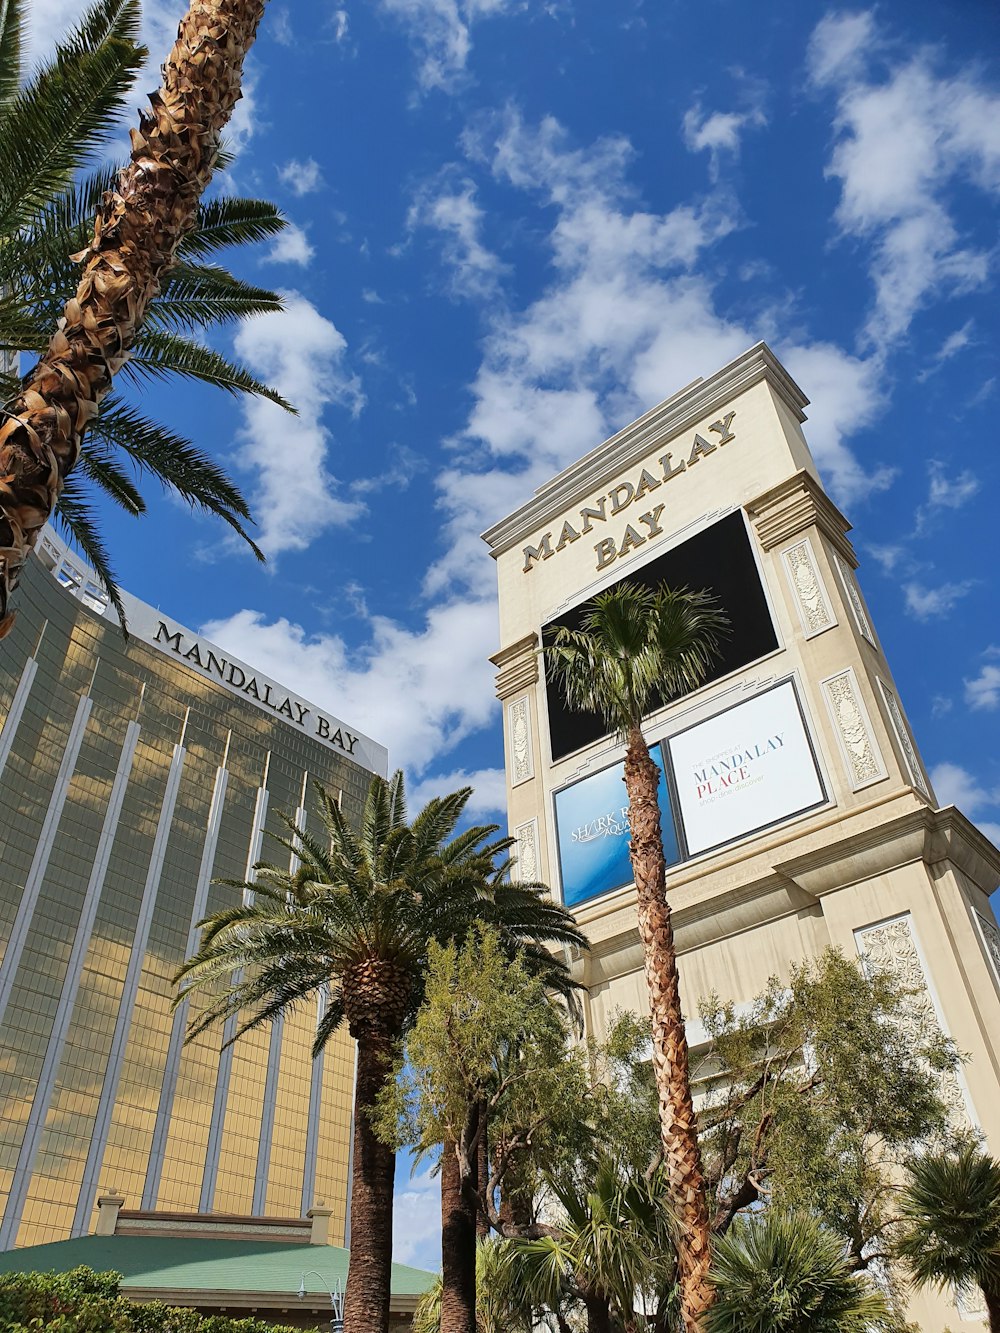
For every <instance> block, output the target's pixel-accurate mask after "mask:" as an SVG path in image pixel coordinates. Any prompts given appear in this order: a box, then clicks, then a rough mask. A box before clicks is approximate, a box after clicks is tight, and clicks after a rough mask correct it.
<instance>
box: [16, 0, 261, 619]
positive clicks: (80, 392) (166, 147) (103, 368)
mask: <svg viewBox="0 0 1000 1333" xmlns="http://www.w3.org/2000/svg"><path fill="white" fill-rule="evenodd" d="M263 9H264V0H213V3H211V4H206V3H204V2H203V0H194V3H193V4H192V7H191V9H190V10H189V12H188V13H187V14H186V15H185V17H184V18H183V19H182V20H181V24H180V27H179V29H178V37H177V41H176V42H175V44H174V46H173V49H172V50H171V52H170V54H169V56H168V57H167V60H166V62H165V63H164V65H163V67H162V73H163V82H162V85H161V87H160V89H159V91H158V92H157V93H155V94H154V95H153V96H152V97H151V99H150V106H151V109H150V111H149V112H147V113H145V114H143V115H142V117H141V121H140V129H139V130H138V131H135V132H133V135H132V152H131V161H130V163H129V164H128V165H127V166H126V167H125V168H123V170H122V171H121V172H120V173H118V174H117V176H114V175H112V174H108V175H106V176H105V177H104V184H105V185H106V187H107V188H106V189H104V190H100V189H99V178H97V179H92V180H91V181H90V182H89V183H88V182H86V181H85V182H83V183H81V184H79V185H77V184H76V183H75V182H76V180H77V174H78V172H79V171H80V170H81V169H82V168H84V167H86V166H87V165H88V164H92V163H93V160H94V157H95V155H96V153H97V151H98V150H99V149H100V148H101V146H102V144H103V142H104V138H105V136H106V133H107V130H108V128H109V127H110V125H111V124H112V123H113V121H114V118H115V116H116V114H117V113H118V111H119V110H120V109H121V107H122V105H123V100H124V97H125V94H126V93H127V91H128V89H129V87H130V85H131V83H132V80H133V78H134V76H135V73H136V71H137V70H138V68H139V66H140V65H141V63H142V60H143V58H144V55H145V52H144V51H143V49H142V47H141V46H139V44H138V40H137V34H138V21H139V3H138V0H96V3H95V4H93V5H92V7H91V8H90V9H89V10H88V11H87V13H86V14H85V15H84V17H83V18H82V19H81V21H80V23H79V25H78V26H77V28H76V29H74V31H73V32H72V33H71V34H70V35H69V36H68V37H67V38H66V39H65V40H64V41H63V42H62V43H61V44H60V46H59V48H58V50H57V51H56V53H55V55H54V56H53V58H52V60H51V61H50V62H49V63H48V64H47V65H46V66H44V67H43V68H42V69H41V70H40V71H38V72H37V73H36V74H33V75H32V76H31V77H30V78H29V79H28V80H27V82H26V83H24V85H23V86H22V83H21V74H22V31H21V29H22V23H23V18H24V14H23V7H22V3H21V0H3V3H2V4H0V330H2V331H0V345H2V346H3V347H5V348H6V349H7V351H8V352H21V351H29V352H30V351H39V350H40V351H41V356H40V359H39V360H38V362H37V364H36V365H35V366H34V367H33V369H31V370H29V372H28V374H27V375H26V376H25V377H24V379H23V380H22V381H20V382H19V383H16V384H14V385H12V384H11V381H10V375H9V367H8V368H7V369H8V378H7V385H6V389H7V391H8V392H9V396H8V397H7V402H6V407H5V408H4V416H3V419H2V420H0V478H3V482H2V485H0V638H2V637H3V636H4V635H5V634H6V633H7V632H8V631H9V629H10V626H11V624H12V618H13V612H12V611H11V608H10V595H11V593H12V591H13V589H14V588H15V587H16V585H17V581H18V578H19V577H20V571H21V569H22V568H23V566H24V562H25V560H26V559H27V556H28V552H29V551H30V549H31V548H32V547H33V546H34V544H35V542H36V540H37V537H38V533H39V532H40V531H41V528H42V526H43V525H44V523H45V522H46V520H47V519H48V518H49V517H51V515H52V514H53V513H54V511H55V509H56V505H57V504H58V503H59V501H60V497H63V496H65V500H64V506H63V513H62V517H63V521H64V522H65V523H67V525H68V526H69V527H70V529H71V531H72V532H73V534H74V536H75V538H76V539H77V541H78V542H80V543H81V545H82V546H83V548H84V550H85V553H86V554H87V556H88V558H89V559H90V560H91V561H92V563H93V564H94V566H95V568H97V569H98V571H99V572H100V573H101V574H102V576H103V577H104V578H105V580H106V581H108V582H109V590H110V589H113V577H112V571H111V569H110V565H109V563H108V559H107V553H106V552H105V551H104V548H103V545H102V543H101V542H100V538H99V535H98V533H97V530H96V527H95V525H94V521H93V516H92V513H91V511H90V509H89V507H88V504H87V501H86V492H85V489H84V488H82V487H81V486H80V484H79V481H73V480H72V478H73V475H74V473H75V474H76V476H77V478H78V479H83V480H84V481H86V482H88V483H91V484H96V485H97V486H98V487H100V488H102V489H103V490H105V491H106V492H107V493H109V494H112V495H113V496H114V497H115V498H116V499H117V500H118V501H119V503H121V504H123V505H124V506H125V507H126V508H127V509H129V510H131V512H134V513H135V512H141V509H142V500H141V496H140V495H139V492H138V490H137V489H136V486H135V482H134V480H133V476H132V475H131V473H130V469H129V460H131V462H133V463H135V462H137V461H138V466H139V470H140V472H141V471H143V470H145V471H147V472H149V473H152V474H153V475H155V476H157V477H159V478H160V479H161V480H163V481H165V482H166V483H167V484H168V485H170V486H172V487H174V488H175V489H176V490H177V491H178V493H179V494H181V495H183V496H184V498H185V499H187V500H188V501H189V502H190V503H192V504H197V505H201V506H202V507H204V508H207V509H209V510H211V511H212V512H213V513H218V514H220V515H221V516H222V517H223V518H224V519H226V520H227V521H228V522H229V523H230V524H231V525H232V526H233V527H234V528H235V529H236V530H237V531H239V532H240V533H241V535H243V536H246V533H245V530H244V528H243V522H244V520H245V519H246V518H247V517H248V514H247V511H246V504H245V502H244V501H243V500H242V497H241V496H240V495H239V492H238V491H237V490H236V488H235V487H234V486H233V484H232V483H231V482H230V481H229V480H228V478H226V477H225V474H224V473H222V472H221V471H219V469H218V468H216V467H215V466H214V465H213V464H211V463H210V461H209V460H208V458H207V457H206V456H205V455H204V454H201V453H200V452H199V451H198V450H196V449H194V448H193V447H192V446H190V445H189V444H187V442H185V441H180V440H178V437H176V436H173V435H171V434H169V433H164V432H162V431H160V430H159V428H156V427H153V424H152V423H148V422H146V423H144V424H145V434H146V435H147V437H148V436H149V435H150V431H151V432H152V437H153V442H156V441H158V443H159V445H160V446H161V450H160V452H159V453H158V452H157V451H156V450H155V449H150V448H148V447H147V446H148V445H149V443H150V440H149V438H147V441H146V445H143V442H142V437H143V433H144V431H143V428H142V423H143V418H141V417H138V416H137V415H136V414H135V413H134V412H132V411H130V410H126V409H123V408H121V407H120V406H118V407H116V405H114V404H108V402H107V400H108V396H109V394H110V393H111V388H112V381H113V379H114V378H115V376H116V375H118V374H119V373H120V372H122V371H123V370H124V369H125V367H126V366H130V370H131V371H132V373H135V370H136V367H137V365H138V362H137V363H136V367H131V359H132V357H133V354H135V353H139V352H141V354H142V363H143V365H144V366H145V372H138V373H152V374H162V373H166V372H167V371H168V370H170V369H171V368H172V369H174V370H176V371H178V372H180V373H182V374H187V375H192V376H194V377H195V378H200V379H206V380H208V381H209V382H213V383H219V384H222V385H223V386H224V387H227V388H230V389H232V390H243V391H247V392H257V393H259V392H265V393H267V394H269V395H271V396H275V395H273V392H272V391H271V390H267V389H266V388H265V386H263V385H261V384H259V383H258V382H257V381H256V380H255V379H254V378H253V376H251V375H249V374H248V372H246V371H245V370H243V369H242V368H240V367H236V366H233V365H232V364H231V363H229V362H227V361H226V360H225V358H222V357H219V356H217V355H216V354H215V353H214V352H211V351H210V350H208V349H206V348H204V347H203V346H202V345H201V343H200V342H199V340H198V339H197V338H192V337H190V336H188V334H189V333H190V331H191V330H192V329H194V330H197V329H199V328H201V327H204V326H206V325H211V324H212V323H213V322H215V320H217V319H218V318H220V317H223V318H228V317H230V316H229V315H228V314H227V315H220V313H219V312H222V311H227V310H228V311H232V310H233V307H234V305H235V306H236V307H242V310H243V312H245V313H252V311H253V310H254V309H266V308H273V297H272V295H271V294H270V293H261V292H259V291H257V289H254V288H250V287H246V286H244V285H242V284H238V283H237V282H236V281H235V279H232V278H230V277H229V275H228V274H226V273H225V272H224V271H222V270H219V269H213V268H212V267H211V266H208V265H203V264H202V263H201V260H202V259H203V258H205V257H206V256H207V255H209V254H211V253H212V251H213V249H215V248H217V245H218V242H219V238H220V236H221V234H222V233H223V232H225V231H226V230H227V229H228V231H229V234H230V236H236V235H238V234H240V233H242V235H243V236H244V237H245V238H246V237H249V236H251V235H253V234H254V233H256V234H259V235H266V234H271V233H273V231H274V230H276V228H277V227H278V226H280V220H279V219H277V217H276V215H275V214H274V210H273V209H270V208H269V206H267V205H245V204H244V205H242V206H241V205H240V203H239V202H237V203H236V205H234V206H231V205H229V204H226V203H220V204H218V205H216V206H214V212H211V209H210V214H202V222H203V224H204V231H203V237H202V241H201V246H200V249H199V246H198V244H197V243H195V245H194V247H193V248H191V249H189V250H188V252H187V255H186V256H182V255H181V246H182V244H183V243H184V242H185V240H186V239H187V238H188V237H189V235H190V233H191V232H192V231H193V230H194V228H195V227H196V226H197V224H198V205H199V200H200V198H201V195H202V194H203V192H204V190H205V189H206V187H207V186H208V184H209V182H210V180H211V178H212V174H213V172H214V170H215V169H216V167H217V166H218V165H219V162H220V134H221V132H222V130H223V128H224V127H225V125H226V123H227V122H228V120H229V117H230V115H231V113H232V110H233V107H234V106H235V104H236V102H237V100H238V98H239V96H240V78H241V73H242V65H243V60H244V58H245V56H246V53H247V51H248V49H249V47H250V45H251V44H252V42H253V39H254V37H255V35H256V31H257V25H258V23H259V21H260V18H261V15H262V13H263ZM95 198H97V199H98V204H97V208H96V221H95V222H94V223H93V225H91V226H89V227H86V228H85V236H84V243H83V244H82V246H79V247H77V249H78V253H77V254H76V259H77V260H78V261H79V263H80V267H79V268H78V269H77V270H76V271H75V272H74V271H72V270H71V271H70V273H69V275H68V277H67V273H66V256H67V255H69V254H72V251H70V250H68V249H61V245H62V243H63V242H64V241H67V240H69V239H70V238H71V237H72V236H73V235H75V234H79V232H80V230H81V222H80V209H81V208H82V207H85V206H87V205H88V204H89V203H92V202H93V201H94V199H95ZM212 219H214V222H215V224H216V230H215V231H214V232H213V226H212ZM178 261H180V262H181V272H180V273H178V272H177V271H176V267H175V266H177V264H178ZM185 266H186V272H185V271H184V269H185ZM171 270H175V271H174V276H173V281H174V284H175V285H174V286H173V288H172V291H168V290H167V288H166V287H165V284H166V283H167V279H168V275H169V274H170V273H171ZM161 295H162V297H163V298H164V300H165V301H166V304H165V305H164V306H163V307H161V310H160V314H159V315H157V316H155V317H154V318H153V320H152V322H151V323H148V324H146V327H145V330H144V331H143V326H144V323H145V321H146V319H147V315H148V314H149V310H150V306H151V303H153V302H154V301H155V300H156V299H157V298H158V297H160V296H161ZM220 302H221V303H220ZM55 311H58V319H53V318H51V316H52V314H53V312H55ZM213 311H214V313H213ZM46 317H48V318H49V322H48V324H47V325H44V327H43V326H41V325H40V321H42V320H43V319H45V318H46ZM102 406H105V407H108V408H109V412H108V413H107V414H106V416H105V434H104V436H103V437H102V440H101V441H100V442H98V443H95V447H94V448H93V449H91V450H90V452H89V454H88V456H87V462H86V464H85V465H83V466H81V458H82V457H83V455H84V450H85V447H86V445H87V441H88V440H89V439H90V438H91V437H92V436H93V434H94V424H95V420H96V419H97V418H98V414H99V412H100V409H101V408H102ZM109 418H110V420H109ZM125 439H130V440H132V441H133V444H134V446H135V452H131V451H130V450H129V448H128V447H127V446H126V445H125V443H124V440H125ZM178 444H179V445H181V446H185V447H182V448H181V449H180V455H181V457H180V458H179V459H178V460H177V461H176V462H175V461H174V460H173V457H172V455H173V454H174V453H176V452H177V451H176V449H175V448H174V446H176V445H178ZM164 445H167V446H168V448H167V450H166V452H164V451H163V450H162V446H164ZM137 455H139V456H140V457H139V458H138V460H137ZM123 459H124V462H123ZM67 485H69V494H68V495H66V488H67ZM118 609H119V614H120V613H121V608H120V604H119V607H118Z"/></svg>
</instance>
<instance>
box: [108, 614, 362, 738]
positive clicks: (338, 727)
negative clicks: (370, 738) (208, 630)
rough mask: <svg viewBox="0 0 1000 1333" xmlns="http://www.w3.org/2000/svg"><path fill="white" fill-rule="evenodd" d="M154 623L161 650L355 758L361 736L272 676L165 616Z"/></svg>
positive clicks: (155, 642)
mask: <svg viewBox="0 0 1000 1333" xmlns="http://www.w3.org/2000/svg"><path fill="white" fill-rule="evenodd" d="M133 623H134V622H133ZM154 623H155V626H156V628H155V631H154V630H153V629H152V627H150V637H151V640H152V642H153V643H154V644H156V646H157V647H158V648H160V649H161V650H163V651H165V652H171V653H173V654H175V656H176V657H177V658H178V659H179V660H180V661H182V662H186V663H187V665H188V666H191V667H195V668H197V669H198V670H199V671H201V672H202V674H203V675H206V676H210V677H211V678H212V679H214V680H218V681H221V682H222V684H223V685H225V686H226V687H227V688H228V689H230V690H232V692H233V693H234V694H241V695H243V696H244V698H247V699H250V700H252V701H253V702H254V703H256V704H257V705H259V707H261V708H263V709H267V710H270V711H271V712H272V713H275V714H277V715H278V716H279V717H283V718H285V719H286V720H287V721H288V722H291V723H293V724H294V725H295V726H297V727H299V728H300V729H301V730H302V731H304V732H306V733H307V734H308V735H311V736H314V737H315V738H316V739H317V740H319V741H323V742H324V744H326V745H330V746H333V748H334V749H338V750H342V751H343V752H344V754H346V755H350V756H352V757H353V758H359V756H356V755H355V754H354V747H355V746H356V745H357V743H358V741H359V740H360V739H361V737H360V736H355V735H354V733H353V732H350V731H348V730H347V728H346V727H344V726H343V725H342V724H340V723H337V722H334V721H332V720H331V719H330V718H328V717H326V716H325V715H324V714H323V713H320V712H318V711H316V710H315V709H313V708H312V707H311V706H310V705H309V704H306V703H303V701H302V700H301V699H299V698H298V697H297V696H296V695H294V694H289V692H288V691H287V690H285V689H283V688H282V686H280V685H277V684H275V682H274V681H273V680H268V679H267V678H266V677H264V676H262V675H260V674H259V673H255V672H253V671H252V670H251V669H250V668H249V667H248V666H246V665H245V664H244V663H242V662H235V661H233V659H232V658H229V657H224V656H223V655H222V653H221V651H219V650H218V649H216V647H215V645H214V644H207V643H205V641H204V640H203V639H196V638H195V637H194V636H193V635H190V634H188V633H187V632H186V631H185V630H182V629H177V628H176V627H174V628H171V626H170V625H169V624H168V622H167V621H165V620H156V621H155V622H154Z"/></svg>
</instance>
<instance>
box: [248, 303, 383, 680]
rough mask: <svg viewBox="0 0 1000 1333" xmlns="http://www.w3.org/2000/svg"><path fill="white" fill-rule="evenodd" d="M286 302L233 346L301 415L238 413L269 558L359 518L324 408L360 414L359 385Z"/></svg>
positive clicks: (266, 407) (306, 314)
mask: <svg viewBox="0 0 1000 1333" xmlns="http://www.w3.org/2000/svg"><path fill="white" fill-rule="evenodd" d="M284 299H285V309H284V310H283V311H281V312H280V313H278V314H270V315H262V316H261V317H259V318H258V319H255V320H249V321H247V322H246V323H244V324H243V325H241V326H240V329H239V331H238V333H237V335H236V339H235V346H236V351H237V353H238V355H239V357H240V358H241V360H243V361H245V362H247V364H248V365H250V366H251V367H252V369H253V370H254V371H255V372H256V373H257V374H258V375H259V376H260V377H261V378H262V379H264V380H265V382H266V383H269V384H272V385H274V387H275V388H277V389H278V390H279V391H280V392H281V393H282V395H283V396H284V397H285V398H287V399H288V400H289V402H291V403H292V404H293V405H294V406H295V407H296V408H298V411H299V415H298V416H297V417H292V416H289V415H288V413H287V412H284V411H282V409H281V408H280V407H277V406H275V404H274V403H269V402H267V401H265V400H261V399H249V400H245V401H244V403H243V407H242V411H243V416H244V421H245V423H246V424H245V426H244V429H243V430H242V431H241V433H240V435H239V438H238V440H237V444H238V446H239V463H240V466H241V467H243V468H245V469H249V470H250V471H252V472H253V473H254V474H255V476H256V485H255V486H254V488H253V495H252V500H253V507H254V512H255V513H256V515H257V520H258V523H259V525H260V535H259V538H258V540H259V542H260V545H261V546H262V548H263V549H264V551H265V553H266V554H267V555H268V556H276V555H278V554H280V553H281V552H282V551H298V550H304V549H305V548H306V547H307V546H308V545H309V544H310V542H312V541H313V540H314V539H315V538H316V537H317V536H318V535H319V534H320V533H321V532H323V531H325V530H326V529H327V528H329V527H332V526H336V525H339V524H344V523H348V522H350V521H351V520H352V519H353V518H355V517H356V516H357V515H358V514H359V513H360V512H362V507H361V506H360V505H358V504H356V503H353V502H349V501H345V500H343V499H341V498H339V496H338V495H337V482H336V480H335V478H334V477H333V476H332V475H331V473H330V471H329V469H328V466H327V454H328V451H329V445H330V435H329V432H328V430H327V429H326V427H325V425H324V424H323V415H324V412H325V411H326V409H327V408H328V407H330V406H333V405H337V406H340V407H345V408H347V409H349V410H350V411H352V412H357V411H359V410H360V408H361V406H362V404H363V402H364V399H363V396H362V393H361V387H360V384H359V382H358V380H357V379H356V377H355V376H354V375H352V374H351V373H350V372H349V371H348V370H347V369H346V368H345V365H344V360H345V353H346V350H347V343H346V341H345V339H344V337H343V335H342V334H341V333H340V332H339V331H338V329H337V328H336V327H335V326H334V325H333V324H332V323H331V322H330V321H329V320H328V319H325V318H324V317H323V316H322V315H321V314H320V313H319V311H318V310H317V309H316V307H315V306H314V305H312V304H311V303H310V302H309V301H307V300H306V299H305V298H304V297H302V296H300V295H298V293H296V292H291V293H287V294H286V295H285V298H284ZM279 441H280V447H279V445H278V442H279ZM251 660H252V659H251ZM278 678H279V679H281V677H280V676H279V677H278Z"/></svg>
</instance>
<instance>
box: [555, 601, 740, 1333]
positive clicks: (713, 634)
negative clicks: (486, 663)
mask: <svg viewBox="0 0 1000 1333" xmlns="http://www.w3.org/2000/svg"><path fill="white" fill-rule="evenodd" d="M725 627H726V619H725V617H724V615H723V614H722V613H721V612H720V611H719V609H718V608H717V607H716V606H715V604H714V602H713V600H712V598H710V597H709V596H708V595H707V594H706V593H703V592H691V591H688V590H685V589H682V590H674V589H670V588H658V589H651V588H644V587H639V586H635V585H632V584H629V583H620V584H618V585H617V586H616V587H614V588H611V589H609V591H607V592H605V593H601V594H599V595H598V596H597V597H595V598H594V599H593V601H592V602H591V603H590V604H589V606H588V608H587V610H586V611H585V613H584V615H583V617H582V620H581V624H580V628H579V629H578V630H572V629H567V628H565V627H562V628H560V629H558V630H557V631H556V633H555V635H554V637H553V640H552V642H551V643H550V644H549V645H547V647H546V649H545V653H546V657H547V660H548V668H549V672H550V674H551V676H552V677H553V679H554V680H555V681H556V682H557V683H558V685H559V686H560V687H561V689H562V691H563V694H564V696H565V698H566V703H567V705H568V707H570V708H572V709H577V710H580V711H588V712H594V713H599V714H600V715H601V716H602V717H603V718H604V719H605V721H606V723H607V725H608V728H609V729H610V730H611V731H613V732H615V733H616V734H617V735H619V736H620V737H621V738H622V740H624V742H625V745H626V750H625V790H626V792H627V795H628V820H629V830H630V832H631V835H632V838H631V846H630V855H631V860H632V871H633V875H634V878H635V888H636V898H637V903H638V918H639V936H640V938H641V940H642V946H643V951H644V954H645V966H646V983H647V987H648V990H649V1005H650V1016H651V1022H652V1039H653V1068H654V1072H655V1074H656V1083H657V1091H658V1095H659V1107H660V1131H661V1138H662V1141H663V1152H664V1163H665V1167H666V1172H667V1181H668V1189H669V1197H670V1202H671V1206H672V1207H673V1209H674V1211H675V1213H676V1217H677V1223H678V1231H679V1234H678V1242H677V1258H678V1277H679V1284H680V1294H681V1312H682V1318H683V1321H684V1327H685V1329H687V1330H688V1333H698V1330H700V1329H701V1328H702V1317H703V1315H704V1313H705V1311H706V1310H707V1309H708V1308H709V1306H710V1304H711V1300H712V1288H711V1284H710V1281H709V1278H708V1266H709V1262H710V1232H709V1217H708V1208H707V1204H706V1198H705V1182H704V1178H703V1176H702V1170H701V1159H700V1156H699V1152H698V1137H697V1130H696V1125H695V1115H694V1108H693V1104H692V1100H691V1084H690V1078H689V1074H688V1049H687V1040H686V1038H685V1035H684V1016H683V1013H682V1010H681V995H680V981H679V977H678V974H677V958H676V952H675V949H674V935H673V927H672V925H671V919H670V915H671V914H670V904H669V903H668V902H667V896H666V888H665V884H666V866H665V863H664V855H663V841H662V837H661V832H660V807H659V802H658V799H657V787H658V783H659V773H658V770H657V767H656V764H655V763H654V762H653V759H652V757H651V756H650V753H649V748H648V746H647V745H646V742H645V740H644V739H643V735H642V723H643V720H644V719H645V717H646V716H647V715H648V714H649V712H650V711H651V710H652V708H653V707H654V706H656V703H657V702H658V701H659V700H661V699H667V698H670V697H673V696H676V695H680V694H684V693H687V692H688V691H690V690H692V689H694V688H695V687H696V686H698V685H699V684H701V682H702V681H703V680H704V679H705V676H706V674H707V673H708V670H709V667H710V665H711V663H712V661H713V658H714V656H715V654H716V652H717V648H718V642H719V638H720V635H721V634H723V633H724V631H725Z"/></svg>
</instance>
